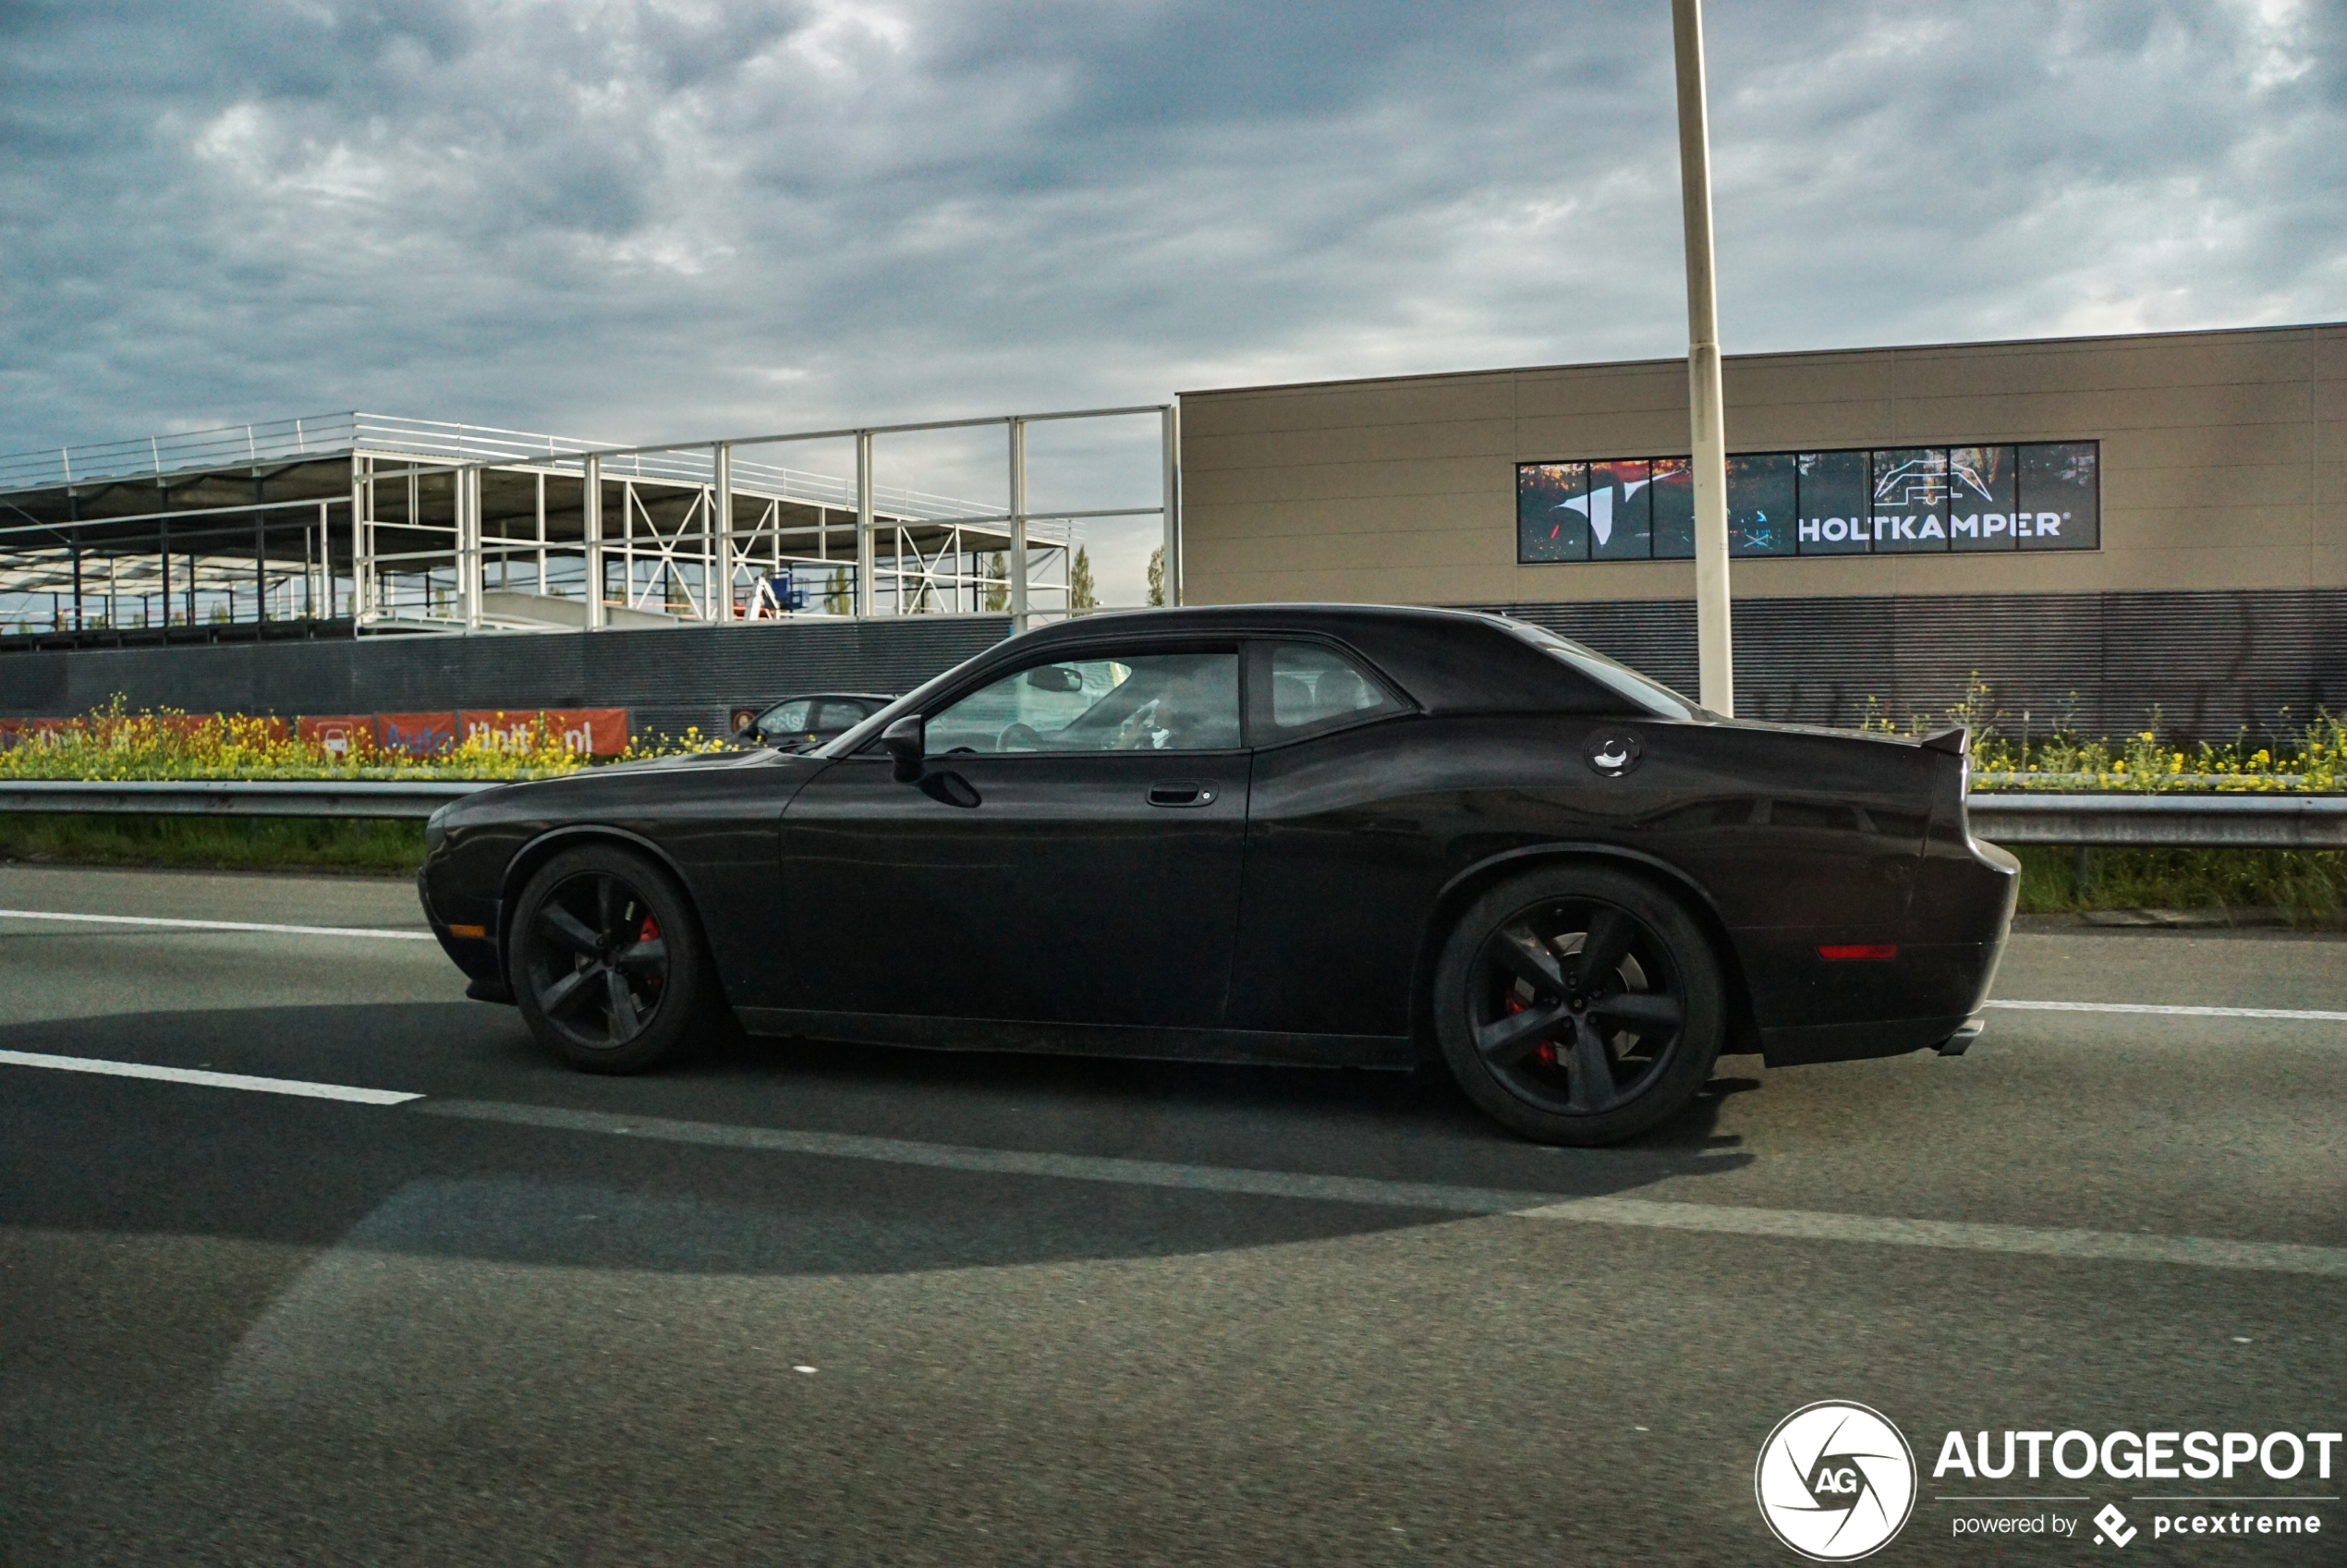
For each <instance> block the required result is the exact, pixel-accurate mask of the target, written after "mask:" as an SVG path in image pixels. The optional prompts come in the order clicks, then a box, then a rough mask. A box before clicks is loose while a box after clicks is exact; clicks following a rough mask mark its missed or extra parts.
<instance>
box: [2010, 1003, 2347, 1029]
mask: <svg viewBox="0 0 2347 1568" xmlns="http://www.w3.org/2000/svg"><path fill="white" fill-rule="evenodd" d="M1980 1005H1981V1006H1983V1007H2013V1008H2019V1009H2024V1010H2026V1011H2028V1012H2033V1013H2150V1014H2156V1015H2161V1016H2164V1017H2171V1018H2298V1019H2302V1020H2304V1021H2307V1022H2311V1023H2321V1024H2347V1013H2330V1012H2325V1011H2323V1010H2321V1009H2319V1008H2312V1007H2159V1006H2154V1005H2152V1004H2151V1003H2142V1002H1984V1003H1981V1004H1980Z"/></svg>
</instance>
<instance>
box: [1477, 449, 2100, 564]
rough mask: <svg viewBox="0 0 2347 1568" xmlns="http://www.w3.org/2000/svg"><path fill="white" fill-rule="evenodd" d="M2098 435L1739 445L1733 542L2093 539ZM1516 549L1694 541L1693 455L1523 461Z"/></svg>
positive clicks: (1732, 476)
mask: <svg viewBox="0 0 2347 1568" xmlns="http://www.w3.org/2000/svg"><path fill="white" fill-rule="evenodd" d="M2100 456H2101V447H2100V445H2099V444H2097V443H2095V442H2091V441H2049V442H2033V443H2030V444H2026V445H2019V446H2007V445H1981V446H1885V447H1875V448H1851V449H1848V450H1843V451H1835V452H1800V453H1787V452H1777V453H1768V452H1761V453H1737V454H1732V455H1731V456H1729V458H1728V498H1727V499H1728V548H1729V551H1730V553H1733V554H1736V555H1895V554H1908V553H1915V552H1917V551H1926V552H1937V551H1946V550H1967V551H1969V550H2094V549H2098V548H2099V547H2100V546H2101V543H2102V491H2101V484H2100V475H2099V469H2100ZM1515 485H1516V559H1517V560H1518V561H1519V562H1522V563H1525V564H1527V565H1530V564H1538V563H1543V562H1550V561H1638V560H1655V561H1674V560H1685V559H1687V558H1688V557H1689V556H1691V555H1693V554H1694V553H1695V496H1694V490H1693V487H1692V485H1691V484H1690V482H1689V473H1688V463H1687V459H1686V458H1684V457H1633V458H1608V459H1602V460H1591V461H1587V462H1572V463H1519V464H1517V465H1516V478H1515Z"/></svg>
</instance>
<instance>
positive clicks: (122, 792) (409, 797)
mask: <svg viewBox="0 0 2347 1568" xmlns="http://www.w3.org/2000/svg"><path fill="white" fill-rule="evenodd" d="M498 782H503V781H498ZM498 782H491V783H472V782H468V781H464V780H457V779H435V780H432V781H428V782H427V781H421V780H418V781H409V780H405V779H385V780H382V781H379V782H378V781H366V780H353V781H350V782H347V783H346V782H344V781H342V780H339V779H188V780H178V779H171V780H154V781H150V780H144V779H139V780H121V781H114V782H109V781H103V780H82V779H57V780H49V779H21V780H15V781H11V782H7V783H0V812H10V811H75V812H92V813H97V814H101V815H108V816H137V817H147V816H154V817H350V818H367V819H372V820H382V819H385V818H395V817H404V818H416V819H421V818H425V817H429V816H431V815H432V813H433V812H434V811H437V810H438V809H440V808H442V807H443V806H445V805H447V804H448V803H449V802H450V801H452V800H462V799H463V798H464V797H465V796H468V795H475V794H478V793H480V791H482V790H484V789H495V788H496V787H497V783H498Z"/></svg>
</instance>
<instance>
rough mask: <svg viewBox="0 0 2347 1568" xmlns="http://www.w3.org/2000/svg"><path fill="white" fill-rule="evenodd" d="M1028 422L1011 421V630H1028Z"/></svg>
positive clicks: (1021, 420)
mask: <svg viewBox="0 0 2347 1568" xmlns="http://www.w3.org/2000/svg"><path fill="white" fill-rule="evenodd" d="M1027 614H1028V611H1027V421H1026V420H1025V419H1013V420H1012V421H1011V630H1012V631H1013V632H1023V631H1025V630H1026V629H1027Z"/></svg>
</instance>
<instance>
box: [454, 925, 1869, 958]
mask: <svg viewBox="0 0 2347 1568" xmlns="http://www.w3.org/2000/svg"><path fill="white" fill-rule="evenodd" d="M448 934H449V935H450V936H468V937H471V938H473V939H474V940H475V941H479V940H480V939H481V938H483V937H486V936H487V935H488V934H489V928H488V927H487V926H451V927H449V928H448ZM1819 951H1820V952H1822V951H1824V950H1823V949H1822V948H1821V949H1819Z"/></svg>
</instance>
